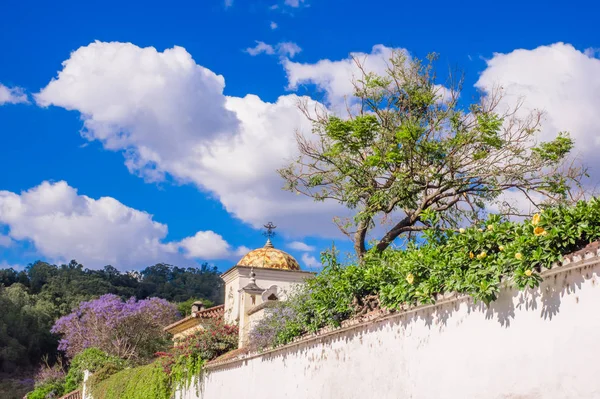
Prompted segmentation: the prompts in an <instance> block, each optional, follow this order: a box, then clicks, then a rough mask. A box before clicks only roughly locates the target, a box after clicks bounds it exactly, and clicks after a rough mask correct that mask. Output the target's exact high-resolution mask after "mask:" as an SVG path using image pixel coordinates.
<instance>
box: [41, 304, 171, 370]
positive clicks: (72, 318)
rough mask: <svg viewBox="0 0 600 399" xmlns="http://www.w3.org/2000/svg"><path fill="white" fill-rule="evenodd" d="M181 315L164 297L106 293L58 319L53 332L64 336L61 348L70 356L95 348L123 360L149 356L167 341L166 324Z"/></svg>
mask: <svg viewBox="0 0 600 399" xmlns="http://www.w3.org/2000/svg"><path fill="white" fill-rule="evenodd" d="M178 316H179V315H178V313H177V310H176V308H175V306H174V305H173V304H171V303H169V302H167V301H165V300H164V299H159V298H149V299H143V300H140V301H137V300H136V299H135V298H131V299H129V300H127V301H122V300H121V299H120V298H119V297H118V296H116V295H112V294H106V295H103V296H101V297H100V298H98V299H95V300H92V301H89V302H82V303H81V304H79V306H78V307H77V309H75V310H74V311H73V312H72V313H70V314H68V315H66V316H63V317H61V318H60V319H58V320H57V321H56V323H55V324H54V326H53V327H52V332H53V333H57V334H61V335H62V339H61V340H60V342H59V346H58V349H59V350H62V351H64V352H65V353H66V354H67V356H68V357H73V356H75V355H76V354H77V353H79V352H81V351H83V350H84V349H86V348H91V347H94V348H98V349H100V350H102V351H104V352H106V353H107V354H108V355H112V356H117V357H120V358H122V359H127V360H130V359H131V360H138V359H147V358H150V357H151V356H152V354H153V353H154V352H156V351H157V350H160V349H161V348H162V347H163V346H164V345H165V344H166V343H167V342H168V340H167V336H166V333H165V332H163V327H165V326H166V325H168V324H170V323H172V322H173V321H175V319H177V317H178Z"/></svg>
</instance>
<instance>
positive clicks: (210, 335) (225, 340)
mask: <svg viewBox="0 0 600 399" xmlns="http://www.w3.org/2000/svg"><path fill="white" fill-rule="evenodd" d="M238 338H239V335H238V328H237V326H231V325H227V324H225V323H224V321H223V319H222V318H219V319H216V320H212V321H210V322H207V323H206V324H205V325H204V329H202V330H198V331H195V332H194V333H192V334H190V335H188V336H186V337H185V338H183V339H181V340H179V341H177V342H176V343H175V345H174V347H173V348H172V349H171V351H170V352H168V353H165V352H162V353H159V354H158V355H159V356H161V357H162V358H163V363H162V364H163V367H164V371H165V373H166V374H168V375H169V376H170V378H171V383H172V385H173V387H174V389H176V388H177V387H179V386H182V385H188V384H189V383H190V382H191V380H192V377H193V376H194V375H197V374H198V373H199V372H200V370H201V368H202V365H203V364H204V362H207V361H210V360H213V359H215V358H217V357H219V356H221V355H222V354H225V353H227V352H229V351H231V350H233V349H236V348H237V345H238Z"/></svg>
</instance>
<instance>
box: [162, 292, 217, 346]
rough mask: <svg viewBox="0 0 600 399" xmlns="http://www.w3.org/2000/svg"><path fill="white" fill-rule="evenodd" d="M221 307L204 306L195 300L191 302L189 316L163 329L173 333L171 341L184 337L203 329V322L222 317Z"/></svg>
mask: <svg viewBox="0 0 600 399" xmlns="http://www.w3.org/2000/svg"><path fill="white" fill-rule="evenodd" d="M223 307H224V306H223V305H218V306H213V307H211V308H205V307H204V304H203V303H202V302H200V301H196V302H194V303H193V304H192V313H191V314H190V315H189V316H187V317H185V318H183V319H181V320H178V321H176V322H175V323H172V324H169V325H168V326H166V327H165V328H164V330H165V331H166V332H168V333H170V334H172V335H173V341H177V340H179V339H181V338H185V337H186V336H188V335H190V334H192V333H193V332H195V331H198V330H201V329H203V328H204V327H203V324H204V323H206V322H208V321H210V320H211V319H216V318H219V317H223Z"/></svg>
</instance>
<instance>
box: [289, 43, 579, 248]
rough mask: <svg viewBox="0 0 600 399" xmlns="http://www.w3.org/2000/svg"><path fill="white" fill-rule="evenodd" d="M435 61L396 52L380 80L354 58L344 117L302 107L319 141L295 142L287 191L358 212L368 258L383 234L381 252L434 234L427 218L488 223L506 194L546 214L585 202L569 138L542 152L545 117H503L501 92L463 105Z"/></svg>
mask: <svg viewBox="0 0 600 399" xmlns="http://www.w3.org/2000/svg"><path fill="white" fill-rule="evenodd" d="M435 58H436V57H435V56H430V57H428V59H427V61H421V60H418V59H414V58H410V57H408V56H407V55H406V54H405V53H403V52H395V53H394V54H393V55H392V56H391V58H390V59H389V62H388V67H387V70H386V72H385V73H384V74H382V75H378V74H375V73H372V72H368V71H367V70H366V69H365V68H364V67H363V65H362V64H361V62H360V61H359V60H355V61H356V65H357V66H358V70H359V71H360V76H359V77H358V78H357V79H355V80H354V82H353V83H354V98H353V100H351V101H350V102H349V103H348V115H347V117H344V118H342V117H340V116H336V115H332V114H331V113H329V112H316V115H315V112H313V111H314V110H311V109H307V107H306V105H301V107H302V108H303V110H304V111H305V114H306V115H307V117H309V118H310V119H311V120H312V122H313V134H311V135H303V134H301V133H297V135H296V137H297V141H298V148H299V151H300V156H299V157H298V159H296V160H295V162H293V163H292V164H291V165H289V166H288V167H285V168H283V169H280V170H279V171H278V172H279V174H280V175H281V176H282V177H283V179H284V180H285V182H286V185H285V188H286V189H288V190H291V191H295V192H297V193H301V194H304V195H307V196H309V197H312V198H314V199H315V200H317V201H323V200H335V201H338V202H339V203H341V204H343V205H345V206H346V207H347V208H349V209H351V210H352V211H353V212H354V217H353V218H352V219H351V220H347V221H341V220H340V219H338V225H339V226H340V228H341V229H342V231H343V232H344V233H346V234H347V235H348V236H349V237H350V238H351V239H352V240H353V242H354V248H355V251H356V253H357V255H358V256H359V257H361V258H362V256H363V255H364V253H365V252H366V251H367V249H368V248H367V244H366V243H367V239H368V234H369V233H370V232H372V231H373V228H374V227H375V226H377V225H380V226H384V228H385V232H384V233H383V234H382V235H381V236H379V237H376V238H375V240H374V241H375V243H374V248H375V250H376V251H378V252H381V251H383V250H385V249H386V248H387V247H388V246H389V245H390V244H391V243H392V242H393V241H394V240H395V239H396V238H397V237H399V236H401V235H403V236H408V235H411V234H415V233H418V232H422V231H424V230H426V229H429V228H430V227H431V224H429V223H428V222H426V219H427V218H424V216H425V215H427V214H431V213H432V212H435V213H437V215H438V217H439V218H440V220H441V222H442V226H441V227H442V228H457V227H458V226H460V225H463V224H470V223H475V222H477V221H479V220H482V217H483V216H484V214H485V213H486V210H487V209H489V206H490V205H492V204H494V203H497V202H499V201H500V198H501V194H503V193H507V192H513V193H521V194H522V195H523V196H524V198H526V200H527V201H531V203H532V204H533V205H534V206H537V207H539V206H544V205H549V204H557V203H568V202H571V201H573V200H574V199H576V198H574V197H575V195H574V191H573V190H574V188H577V187H578V186H579V185H578V182H579V181H580V178H581V177H582V175H583V174H584V170H583V168H581V167H578V166H576V165H574V164H572V163H568V159H567V157H568V154H569V151H570V150H571V149H572V147H573V141H572V140H571V138H570V137H569V135H568V133H566V132H563V133H560V134H559V135H558V136H557V137H556V138H555V139H554V140H552V141H549V142H537V141H536V136H537V133H538V132H539V131H540V127H541V125H540V121H541V117H542V113H541V112H539V111H532V112H530V113H527V114H526V115H524V114H523V110H522V109H521V107H520V104H516V105H515V107H514V108H512V109H503V102H502V101H501V100H502V90H501V89H497V90H493V91H492V92H490V93H484V94H482V95H481V96H480V98H479V100H478V102H476V103H473V104H471V105H468V106H464V105H463V104H462V102H461V101H459V99H460V98H461V96H460V93H461V89H462V80H460V79H459V80H458V81H455V80H453V77H452V76H451V77H450V78H449V80H448V82H447V83H446V85H445V86H442V85H440V84H438V82H437V77H436V74H435V70H434V64H435ZM317 111H319V110H317ZM536 198H541V200H537V199H536ZM500 210H501V213H503V214H515V213H517V210H516V209H514V208H513V207H510V206H508V207H506V206H502V207H500Z"/></svg>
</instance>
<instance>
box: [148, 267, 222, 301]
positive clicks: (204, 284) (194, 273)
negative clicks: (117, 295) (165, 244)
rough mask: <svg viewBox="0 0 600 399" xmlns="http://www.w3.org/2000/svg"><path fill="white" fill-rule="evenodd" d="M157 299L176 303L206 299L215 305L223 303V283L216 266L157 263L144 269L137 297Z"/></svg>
mask: <svg viewBox="0 0 600 399" xmlns="http://www.w3.org/2000/svg"><path fill="white" fill-rule="evenodd" d="M148 295H154V296H158V297H160V298H165V299H167V300H169V301H173V302H182V301H186V300H188V299H189V298H192V297H201V298H206V299H207V300H209V301H212V302H213V303H220V302H222V301H223V281H222V280H221V278H220V277H219V273H218V271H217V268H216V267H215V266H210V265H209V264H208V263H203V264H202V265H200V267H198V268H192V267H189V268H182V267H177V266H171V265H167V264H164V263H158V264H156V265H154V266H150V267H147V268H145V269H144V270H142V272H141V282H140V285H139V288H138V291H137V297H138V298H145V297H147V296H148Z"/></svg>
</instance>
